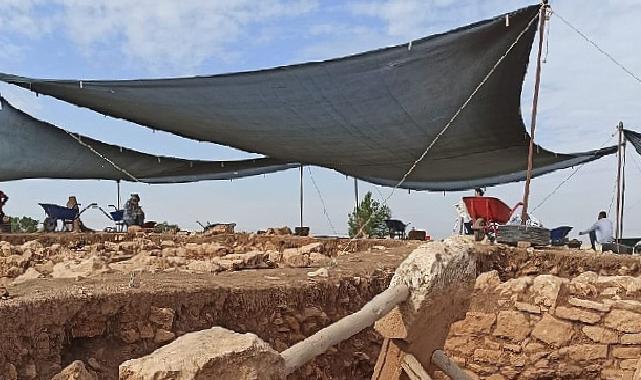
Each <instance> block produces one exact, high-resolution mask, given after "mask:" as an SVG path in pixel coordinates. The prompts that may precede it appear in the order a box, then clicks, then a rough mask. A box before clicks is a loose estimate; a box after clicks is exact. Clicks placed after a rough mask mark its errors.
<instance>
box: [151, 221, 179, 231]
mask: <svg viewBox="0 0 641 380" xmlns="http://www.w3.org/2000/svg"><path fill="white" fill-rule="evenodd" d="M178 231H180V227H179V226H178V225H177V224H169V222H167V221H164V222H162V223H158V224H156V226H155V227H154V232H155V233H158V234H162V233H167V232H178Z"/></svg>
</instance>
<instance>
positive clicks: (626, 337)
mask: <svg viewBox="0 0 641 380" xmlns="http://www.w3.org/2000/svg"><path fill="white" fill-rule="evenodd" d="M621 344H641V334H623V335H622V336H621Z"/></svg>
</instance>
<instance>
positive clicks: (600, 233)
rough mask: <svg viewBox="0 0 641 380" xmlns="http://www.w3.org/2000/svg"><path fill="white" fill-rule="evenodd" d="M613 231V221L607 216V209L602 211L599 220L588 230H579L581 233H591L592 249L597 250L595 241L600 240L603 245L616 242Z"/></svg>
mask: <svg viewBox="0 0 641 380" xmlns="http://www.w3.org/2000/svg"><path fill="white" fill-rule="evenodd" d="M612 231H613V228H612V221H610V219H608V218H607V214H606V213H605V211H601V212H600V213H599V219H598V220H597V222H596V223H594V224H593V225H592V227H590V228H588V229H587V230H585V231H582V232H579V235H585V234H590V244H592V249H594V250H595V251H596V246H595V244H594V243H595V242H598V243H599V244H601V245H603V244H604V243H612V242H614V236H613V233H612Z"/></svg>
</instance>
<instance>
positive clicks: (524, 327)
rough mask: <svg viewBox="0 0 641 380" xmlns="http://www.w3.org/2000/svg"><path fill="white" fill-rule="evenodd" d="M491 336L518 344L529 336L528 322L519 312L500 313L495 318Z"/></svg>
mask: <svg viewBox="0 0 641 380" xmlns="http://www.w3.org/2000/svg"><path fill="white" fill-rule="evenodd" d="M493 334H494V335H495V336H501V337H505V338H510V339H512V340H513V341H516V342H520V341H522V340H523V339H525V338H526V337H527V336H528V335H530V321H529V320H528V318H527V316H526V315H525V314H523V313H521V312H518V311H501V312H499V314H498V316H497V318H496V328H495V329H494V333H493Z"/></svg>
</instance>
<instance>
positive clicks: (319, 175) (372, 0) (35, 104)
mask: <svg viewBox="0 0 641 380" xmlns="http://www.w3.org/2000/svg"><path fill="white" fill-rule="evenodd" d="M161 3H162V6H154V4H156V5H159V4H161ZM526 5H529V3H528V2H525V1H520V0H519V1H516V2H514V3H513V4H505V3H504V2H499V1H497V0H489V1H485V2H482V3H479V2H477V1H475V0H464V1H453V0H445V1H443V0H438V1H427V2H424V1H418V0H406V1H401V0H369V1H355V2H346V3H343V2H338V1H328V2H322V4H321V2H319V1H314V0H293V1H280V0H269V1H267V2H265V3H264V4H253V3H252V2H247V1H244V0H228V1H226V2H224V3H222V2H211V1H205V0H202V1H194V2H192V3H189V4H178V3H174V2H171V1H167V2H163V1H157V2H149V4H147V3H145V2H140V3H137V4H134V5H132V4H127V2H118V1H108V0H97V1H95V2H93V3H92V4H87V5H76V6H73V5H69V4H68V3H67V2H66V1H65V0H51V1H42V0H26V1H24V2H17V3H13V2H10V3H2V4H0V32H2V33H3V35H2V37H0V72H7V73H13V74H18V75H25V76H34V77H41V78H83V79H88V78H97V79H107V78H149V77H175V76H191V75H203V74H206V75H212V74H214V73H230V72H238V71H248V70H255V69H258V68H268V67H277V66H282V65H286V64H291V63H302V62H305V61H311V60H323V59H332V58H336V57H341V56H345V55H349V54H351V53H353V52H362V51H366V50H371V49H375V48H380V47H384V46H390V45H395V44H400V43H406V42H407V41H409V40H412V39H415V38H418V37H421V36H427V35H431V34H434V33H439V32H444V31H446V30H449V29H453V28H456V27H460V26H462V25H466V24H469V23H472V22H476V21H479V20H483V19H487V18H490V17H493V16H496V15H498V14H501V13H505V12H508V11H511V10H514V9H517V8H520V7H522V6H526ZM551 5H552V8H553V10H555V11H557V12H558V13H559V14H561V15H562V16H563V17H564V18H567V19H568V20H570V21H571V22H572V23H573V24H574V25H576V26H577V27H580V28H581V30H582V31H583V32H585V33H586V34H587V35H588V36H590V37H591V38H593V39H594V40H596V41H597V42H598V44H599V46H602V47H603V48H604V49H606V50H607V51H608V52H609V53H610V54H612V55H613V56H615V57H617V59H618V60H620V61H621V62H623V63H624V64H625V65H626V67H628V68H629V69H630V70H631V71H633V72H634V73H637V75H638V74H639V73H641V54H640V53H639V52H638V51H637V50H635V49H634V48H633V47H634V46H636V45H635V43H636V42H635V41H633V40H632V38H631V36H634V35H638V34H639V32H640V31H641V26H639V25H638V22H635V20H638V18H639V16H641V4H610V5H608V6H605V7H604V6H603V4H598V3H587V4H581V5H580V6H578V5H577V4H576V2H572V1H569V0H559V1H555V2H552V4H551ZM597 9H598V12H597ZM595 14H597V15H598V17H597V18H596V19H595V16H594V15H595ZM141 20H144V21H141ZM550 22H551V26H550V34H549V47H547V46H546V48H545V50H544V55H545V57H546V62H547V63H545V64H544V66H543V73H542V88H541V98H540V105H539V107H540V108H539V122H538V125H537V136H536V141H537V143H538V144H540V145H542V146H544V147H545V148H548V149H551V150H554V151H560V152H565V151H580V150H591V149H597V148H599V147H601V146H602V145H604V141H608V139H609V138H610V142H611V143H613V142H614V141H612V140H611V135H612V133H613V132H614V127H615V126H616V125H617V124H618V122H619V120H623V122H624V125H625V126H626V127H627V128H629V129H633V130H637V131H639V130H641V125H639V124H641V123H640V120H641V115H639V110H638V106H637V104H638V102H639V99H640V98H641V84H639V83H637V82H634V81H633V80H632V79H631V78H630V77H629V76H627V75H626V74H625V73H624V72H623V71H622V70H621V69H620V68H619V67H616V66H615V65H613V64H612V63H611V62H610V61H609V60H608V59H607V58H606V57H604V56H603V55H602V54H601V53H599V52H598V51H596V50H595V49H594V47H592V46H591V45H589V44H588V43H587V42H586V41H584V40H583V39H581V37H579V36H578V35H576V33H575V32H574V31H572V30H571V29H569V28H567V26H565V25H564V24H562V23H561V22H560V20H559V19H558V18H556V17H555V16H554V15H553V16H552V17H551V21H550ZM158 25H163V26H165V27H164V28H158ZM635 32H636V33H635ZM548 49H549V50H548ZM535 52H536V49H535V48H534V49H533V53H535ZM635 53H636V54H635ZM42 62H46V64H42ZM530 62H531V65H530V67H529V69H528V77H527V78H526V81H525V84H524V90H523V95H522V114H523V118H524V122H525V124H526V126H527V128H528V129H529V114H530V107H531V98H532V82H533V78H532V72H533V67H534V66H533V64H532V63H533V62H534V60H531V61H530ZM0 93H2V95H3V96H4V97H6V98H7V100H9V101H10V102H11V103H12V104H14V105H15V106H16V107H18V108H20V109H22V110H24V111H25V112H28V113H29V114H32V115H34V116H36V117H38V118H39V119H41V120H45V121H47V122H51V123H53V124H56V125H58V126H60V127H62V128H65V129H68V130H71V131H73V132H78V133H81V134H83V135H87V136H90V137H92V138H97V139H99V140H101V141H105V142H107V143H110V144H117V145H122V146H125V147H128V148H132V149H136V150H140V151H144V152H147V153H153V154H164V155H170V156H175V157H181V158H191V159H214V160H224V159H243V158H248V157H255V155H253V154H251V153H245V152H242V151H239V150H236V149H233V148H228V147H223V146H219V145H216V144H209V143H198V142H194V141H192V140H188V139H184V138H180V137H177V136H175V135H170V134H168V133H165V132H154V131H151V130H149V129H146V128H141V127H140V126H138V125H136V124H133V123H129V122H126V121H123V120H119V119H114V118H107V117H104V116H102V115H99V114H97V113H95V112H93V111H89V110H86V109H82V108H78V107H74V106H71V105H69V104H66V103H64V102H60V101H57V100H55V99H53V98H51V97H47V96H39V97H38V96H35V95H34V94H31V93H30V92H28V91H26V90H22V89H19V88H16V87H14V86H9V85H6V84H0ZM605 145H607V144H605ZM610 145H613V144H610ZM524 159H525V158H524ZM627 159H628V161H629V163H630V165H629V169H627V170H628V171H627V175H628V178H627V179H628V182H627V185H626V186H627V189H628V191H627V194H628V198H627V199H626V205H627V206H628V207H626V220H625V224H624V225H625V228H626V231H627V233H626V234H625V235H626V236H637V235H638V236H641V226H640V220H639V219H640V218H639V217H637V216H636V215H638V213H636V214H635V213H634V211H635V210H637V209H638V206H639V204H641V197H639V195H638V194H641V193H639V191H638V190H637V189H639V188H640V186H641V176H640V174H641V164H639V163H641V158H640V157H639V156H638V155H637V154H636V152H634V151H632V152H628V155H627ZM310 171H311V173H312V174H313V177H314V180H315V182H316V185H317V186H318V188H319V189H320V193H321V194H322V197H323V200H322V201H321V199H320V198H319V196H318V194H317V192H316V189H315V187H314V183H313V182H312V179H311V177H310V175H309V173H310ZM310 171H308V170H307V169H306V170H305V172H304V173H305V183H304V188H305V221H306V222H305V224H307V225H308V226H310V227H311V230H312V233H315V234H319V235H333V234H334V233H333V231H332V228H331V226H330V223H329V222H328V221H327V218H326V216H325V213H324V211H323V202H324V203H325V204H326V205H327V213H328V215H329V217H330V219H331V221H332V223H331V224H333V225H334V226H335V228H336V230H337V232H339V233H345V234H346V232H347V214H348V213H349V212H350V211H351V210H352V207H353V204H354V195H353V182H352V179H351V178H347V179H346V178H345V176H343V175H341V174H338V173H336V172H334V171H332V170H329V169H322V168H316V167H313V168H310ZM573 171H574V169H566V170H561V171H559V172H556V173H554V174H550V175H547V176H544V177H540V178H537V179H535V180H534V181H533V185H532V200H531V204H532V206H533V208H534V206H536V205H537V204H538V203H540V201H542V200H543V199H544V198H545V197H546V196H548V194H550V193H552V192H554V191H555V188H556V187H557V186H559V184H561V183H563V181H565V180H566V179H567V177H568V176H569V175H571V173H572V172H573ZM615 175H616V158H614V157H607V158H604V159H602V160H599V161H597V162H594V163H588V164H586V165H585V166H584V167H583V168H581V169H580V170H579V171H578V172H577V174H576V175H575V176H573V177H572V178H571V179H570V180H568V181H567V183H564V184H563V185H561V187H560V188H559V190H558V191H557V192H555V193H554V195H553V196H552V197H550V198H549V200H548V201H546V203H545V204H544V205H543V206H541V207H540V208H539V209H537V210H535V211H534V216H535V217H537V218H538V219H540V220H542V221H543V222H544V223H545V224H546V225H548V226H549V227H555V226H557V225H561V224H568V225H572V226H574V230H573V231H572V233H571V237H576V233H578V232H579V231H581V230H584V229H585V228H587V227H589V226H590V225H591V224H592V223H593V222H594V221H595V220H596V216H597V213H598V212H599V211H601V210H602V209H605V210H606V211H607V210H608V209H609V208H610V204H611V200H612V194H613V185H614V179H615ZM108 182H109V181H108ZM298 186H299V185H298V171H297V170H289V171H286V172H282V173H276V174H272V175H268V176H257V177H254V178H247V179H241V180H235V181H211V182H203V183H193V184H177V185H153V186H152V185H143V184H136V183H123V184H122V198H123V203H124V201H126V199H127V198H128V195H129V193H130V192H133V191H136V192H138V193H140V194H141V198H142V206H143V208H144V209H145V211H146V213H147V215H148V218H149V219H150V220H155V221H157V222H163V221H168V222H169V223H175V224H178V225H180V226H181V227H183V228H186V229H191V230H195V231H197V230H199V229H200V226H198V225H197V224H196V220H200V221H201V222H203V223H204V222H205V221H207V220H209V221H210V222H236V223H237V229H238V230H247V232H255V231H256V230H258V229H260V228H267V227H277V226H283V225H288V226H289V227H291V228H292V229H293V228H294V227H295V226H296V225H298V218H299V216H298V214H299V210H298ZM0 190H3V191H5V192H6V193H7V194H8V196H9V197H10V200H9V203H8V204H7V205H6V206H5V212H6V213H7V214H8V215H10V216H23V215H24V216H31V217H34V218H37V219H38V220H40V221H42V219H44V212H43V211H42V209H40V208H39V206H38V205H37V203H38V202H45V203H58V204H65V203H66V199H67V197H68V196H69V195H72V194H73V195H76V196H77V197H78V198H79V201H80V203H83V204H88V203H91V202H98V203H99V204H100V205H101V206H102V207H103V208H104V207H105V206H106V205H108V204H115V200H116V199H115V198H116V195H115V190H116V186H115V183H113V182H109V184H107V183H105V181H67V180H24V181H14V182H4V183H0ZM360 190H361V199H362V195H363V194H365V192H366V191H368V190H371V191H372V193H373V194H374V196H375V197H380V195H379V192H382V193H383V194H385V195H387V194H388V192H389V191H390V189H389V188H381V187H380V186H375V185H371V184H367V183H364V182H362V181H361V182H360ZM635 190H636V191H635ZM470 193H471V191H467V192H448V193H440V192H415V191H412V192H411V193H410V194H408V192H407V191H403V190H400V189H399V190H398V191H397V192H396V193H395V195H394V196H393V197H392V199H391V200H390V202H389V205H390V207H391V209H392V213H393V216H394V218H398V219H402V220H404V221H406V222H412V225H411V226H415V227H416V228H419V229H426V230H427V232H428V234H430V235H432V236H433V237H435V238H441V237H444V236H446V235H449V234H450V233H451V232H452V229H453V226H454V223H455V221H456V213H455V210H454V207H453V205H454V204H455V203H456V202H458V200H459V199H460V197H461V196H464V195H467V194H470ZM522 194H523V183H522V182H519V183H512V184H506V185H500V186H496V187H491V188H488V193H487V195H488V196H497V197H499V198H501V199H503V200H504V201H505V202H506V203H507V204H509V205H510V206H512V205H513V204H514V203H516V202H518V201H520V199H521V197H522ZM96 211H97V210H96ZM612 212H613V211H612ZM83 221H84V222H85V223H86V224H87V225H89V226H90V227H96V228H99V229H102V227H104V226H107V225H109V221H108V220H107V219H106V218H105V217H104V215H102V214H101V213H100V212H99V211H97V212H96V213H93V212H92V213H90V211H88V212H87V214H86V217H85V215H84V214H83Z"/></svg>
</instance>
